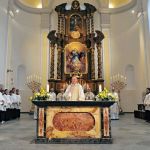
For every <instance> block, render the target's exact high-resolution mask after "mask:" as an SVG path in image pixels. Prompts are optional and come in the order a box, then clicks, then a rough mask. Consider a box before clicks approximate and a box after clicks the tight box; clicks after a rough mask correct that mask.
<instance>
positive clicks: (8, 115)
mask: <svg viewBox="0 0 150 150" xmlns="http://www.w3.org/2000/svg"><path fill="white" fill-rule="evenodd" d="M8 92H9V91H8V89H5V91H4V95H3V97H4V99H5V101H6V121H8V120H10V119H11V105H12V101H11V99H10V95H9V94H8Z"/></svg>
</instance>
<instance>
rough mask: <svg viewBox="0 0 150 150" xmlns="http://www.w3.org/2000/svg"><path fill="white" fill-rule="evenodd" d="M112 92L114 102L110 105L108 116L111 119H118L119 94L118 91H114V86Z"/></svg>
mask: <svg viewBox="0 0 150 150" xmlns="http://www.w3.org/2000/svg"><path fill="white" fill-rule="evenodd" d="M112 94H113V95H114V97H115V103H114V104H113V105H112V106H110V116H111V119H112V120H118V119H119V96H118V93H117V92H115V88H114V87H113V88H112Z"/></svg>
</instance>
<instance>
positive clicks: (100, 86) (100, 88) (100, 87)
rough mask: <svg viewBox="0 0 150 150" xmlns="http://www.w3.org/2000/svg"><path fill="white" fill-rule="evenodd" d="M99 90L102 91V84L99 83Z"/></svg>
mask: <svg viewBox="0 0 150 150" xmlns="http://www.w3.org/2000/svg"><path fill="white" fill-rule="evenodd" d="M99 92H102V85H101V84H99Z"/></svg>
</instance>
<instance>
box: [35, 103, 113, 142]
mask: <svg viewBox="0 0 150 150" xmlns="http://www.w3.org/2000/svg"><path fill="white" fill-rule="evenodd" d="M33 103H34V104H35V105H37V113H38V119H37V125H36V128H37V130H36V138H35V140H34V141H35V143H39V144H40V143H43V144H44V143H45V144H48V143H49V144H58V143H59V144H67V143H70V144H71V143H72V144H74V143H76V144H90V143H91V144H108V143H109V144H111V143H112V135H111V120H110V111H109V107H110V106H111V105H112V104H113V103H114V102H113V101H33Z"/></svg>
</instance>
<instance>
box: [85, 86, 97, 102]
mask: <svg viewBox="0 0 150 150" xmlns="http://www.w3.org/2000/svg"><path fill="white" fill-rule="evenodd" d="M85 100H89V101H93V100H95V95H94V93H93V92H92V91H91V88H88V89H87V92H86V93H85Z"/></svg>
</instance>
